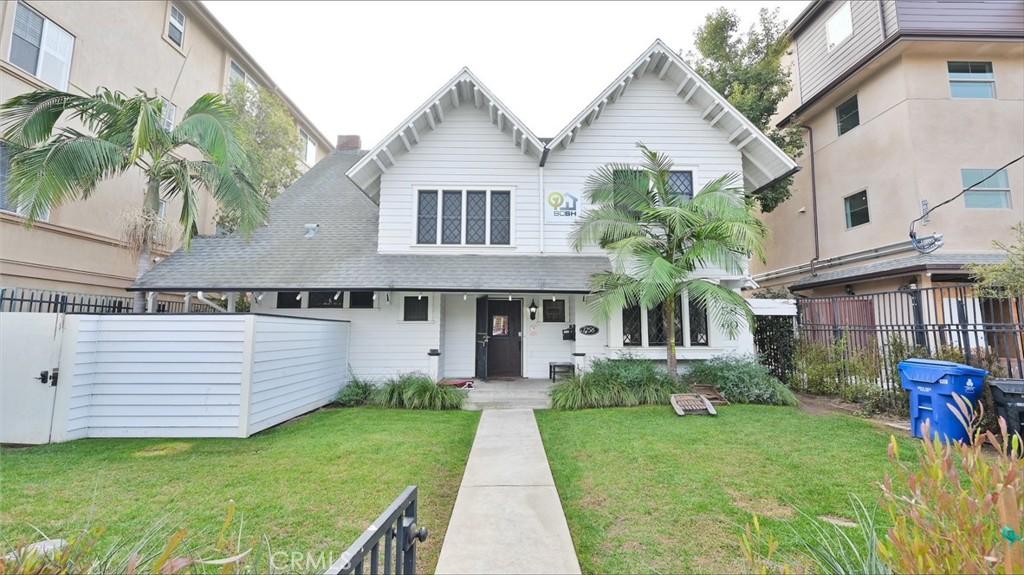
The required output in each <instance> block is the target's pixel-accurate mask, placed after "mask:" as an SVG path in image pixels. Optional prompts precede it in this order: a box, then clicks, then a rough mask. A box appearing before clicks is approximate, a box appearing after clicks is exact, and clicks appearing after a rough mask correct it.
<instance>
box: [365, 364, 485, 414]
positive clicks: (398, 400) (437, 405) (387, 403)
mask: <svg viewBox="0 0 1024 575" xmlns="http://www.w3.org/2000/svg"><path fill="white" fill-rule="evenodd" d="M465 399H466V392H465V391H462V390H461V389H455V388H453V387H448V386H445V385H438V384H437V383H435V382H434V380H433V379H431V378H430V377H428V376H426V375H423V374H420V373H405V374H402V375H400V376H398V377H397V378H394V379H389V380H388V381H386V382H384V384H383V385H382V386H380V387H379V388H378V389H377V391H376V393H375V396H374V403H376V404H377V405H379V406H381V407H389V408H393V409H460V408H462V402H463V401H464V400H465Z"/></svg>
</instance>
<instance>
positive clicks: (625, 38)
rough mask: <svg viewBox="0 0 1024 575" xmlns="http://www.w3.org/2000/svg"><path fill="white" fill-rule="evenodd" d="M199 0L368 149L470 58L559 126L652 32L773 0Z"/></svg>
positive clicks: (671, 31)
mask: <svg viewBox="0 0 1024 575" xmlns="http://www.w3.org/2000/svg"><path fill="white" fill-rule="evenodd" d="M204 4H205V5H206V6H207V7H208V8H209V9H210V11H211V12H213V14H214V15H215V16H216V17H217V19H218V20H220V21H221V23H222V24H224V26H225V27H227V29H228V30H229V31H230V32H231V34H232V35H233V36H235V38H237V39H238V41H239V42H241V44H242V46H244V47H245V49H246V50H247V51H248V52H249V53H250V54H251V55H252V56H253V57H254V58H255V59H256V61H257V62H259V64H260V66H262V67H263V69H264V70H265V71H266V72H267V73H268V74H270V76H271V78H273V80H274V82H275V83H276V84H277V85H278V86H279V87H280V88H281V89H282V90H283V91H284V92H285V93H286V94H287V95H288V96H289V97H290V98H291V99H292V101H294V102H295V103H296V105H298V107H299V108H300V109H301V110H302V111H303V113H305V114H306V116H307V117H308V118H310V120H311V121H312V122H313V123H314V124H315V125H316V127H317V128H318V129H319V130H320V131H321V132H323V134H324V135H325V136H326V137H327V138H328V139H329V140H330V141H331V142H332V143H333V142H334V139H335V136H337V135H338V134H358V135H360V136H361V137H362V140H363V147H364V148H369V147H370V146H372V145H374V144H376V143H377V142H378V141H379V140H380V139H381V138H383V137H384V136H385V135H387V133H388V132H390V131H391V130H393V129H394V128H395V126H397V125H398V123H399V122H401V121H402V120H403V119H404V118H405V117H406V116H408V115H409V114H410V113H412V112H413V111H414V110H415V109H416V108H417V107H418V106H419V105H421V104H422V103H423V102H424V101H425V100H426V99H427V98H428V97H430V95H431V94H433V93H434V92H435V91H437V89H438V88H440V87H441V86H442V85H443V84H444V83H445V82H447V81H448V80H449V79H450V78H451V77H452V76H454V75H455V74H456V73H457V72H458V71H459V70H460V69H461V68H462V67H463V66H468V67H469V68H470V70H472V71H473V73H474V74H476V75H477V77H478V78H480V80H481V81H482V82H483V83H484V84H485V85H487V87H488V88H490V89H491V91H492V92H494V94H495V95H496V96H497V97H498V98H499V99H501V100H502V101H503V102H504V103H505V105H507V106H508V107H509V109H511V110H512V112H513V113H514V114H516V115H517V116H518V117H519V118H520V119H521V120H522V121H523V122H525V123H526V125H527V126H528V127H529V128H530V129H531V130H533V132H534V133H535V134H537V135H538V136H541V137H545V136H553V135H554V134H556V133H557V132H558V131H559V130H561V129H562V128H563V127H564V126H565V125H566V124H567V123H569V122H570V121H571V120H572V119H573V118H574V117H575V116H576V114H578V113H579V112H580V110H582V109H583V107H584V106H586V105H587V104H588V103H589V102H590V101H591V100H593V99H594V98H595V97H596V96H597V95H598V93H600V92H601V90H603V89H604V88H605V87H606V86H607V85H608V84H609V83H611V81H612V80H613V79H614V78H615V77H616V76H618V75H619V74H620V73H622V71H623V70H624V69H625V68H626V66H628V65H629V64H630V63H631V62H632V61H633V60H635V59H636V58H637V56H639V55H640V53H641V52H643V51H644V50H645V49H646V48H647V47H648V46H650V45H651V43H652V42H654V40H655V39H656V38H661V39H662V40H663V41H664V42H665V43H666V44H668V45H669V46H670V47H672V48H674V49H676V50H681V51H682V53H683V54H684V55H686V54H687V53H689V52H691V51H692V50H693V35H694V32H695V31H696V30H697V28H698V26H700V24H701V23H702V22H703V21H704V15H705V14H707V13H709V12H712V11H713V10H715V9H716V8H717V7H719V6H726V7H727V8H730V9H732V10H735V11H736V12H737V13H738V14H739V15H740V18H741V20H742V21H743V23H744V24H743V28H744V29H746V28H747V27H748V26H749V25H750V24H751V23H753V22H754V21H755V19H756V17H757V13H758V11H759V10H760V9H761V8H763V7H768V8H774V7H778V8H779V9H780V10H781V14H782V17H783V18H784V19H785V20H787V21H791V20H792V19H793V18H794V17H796V15H797V14H799V12H800V11H801V10H802V9H803V8H804V6H806V5H807V0H788V1H777V2H765V1H755V0H750V1H742V2H703V1H686V2H684V1H676V2H379V3H377V2H233V1H211V0H206V1H205V2H204Z"/></svg>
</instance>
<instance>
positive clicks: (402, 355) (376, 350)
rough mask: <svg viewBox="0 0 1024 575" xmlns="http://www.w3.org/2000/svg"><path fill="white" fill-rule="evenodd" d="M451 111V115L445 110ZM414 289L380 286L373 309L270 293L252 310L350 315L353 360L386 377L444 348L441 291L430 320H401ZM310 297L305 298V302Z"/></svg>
mask: <svg viewBox="0 0 1024 575" xmlns="http://www.w3.org/2000/svg"><path fill="white" fill-rule="evenodd" d="M446 117H447V116H446ZM407 295H408V296H418V295H420V294H419V293H413V292H409V293H406V292H392V293H391V294H390V301H388V299H389V298H388V295H387V294H385V293H383V292H379V293H378V294H377V301H376V302H375V304H374V305H375V307H374V309H345V308H341V309H339V308H330V309H309V308H305V307H304V308H301V309H276V307H275V306H276V303H275V302H276V301H277V296H276V294H273V293H267V294H266V296H265V297H264V298H263V299H262V301H261V303H259V304H256V305H255V306H254V310H253V311H258V312H260V313H269V314H277V315H284V316H294V317H307V318H321V319H340V320H347V321H348V322H349V325H350V329H351V343H350V344H349V356H348V366H349V368H350V369H351V373H352V374H353V375H355V376H356V377H359V378H361V379H366V380H369V381H374V382H381V381H383V380H385V379H388V378H391V377H395V376H396V375H399V374H402V373H409V372H421V373H430V358H429V356H428V355H427V353H428V352H429V351H430V350H431V349H440V348H441V328H440V321H439V318H440V313H441V310H440V307H441V304H440V297H439V296H438V294H435V293H426V292H425V293H423V294H422V295H423V297H425V298H429V302H430V311H429V317H430V320H429V321H425V322H406V321H402V302H403V300H402V298H403V297H405V296H407ZM307 301H308V298H303V302H302V303H303V305H306V304H307Z"/></svg>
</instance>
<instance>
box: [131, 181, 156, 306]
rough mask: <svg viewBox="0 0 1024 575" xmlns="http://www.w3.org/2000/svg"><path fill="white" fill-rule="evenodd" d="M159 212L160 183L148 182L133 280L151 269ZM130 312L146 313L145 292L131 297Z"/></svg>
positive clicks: (136, 293) (143, 203)
mask: <svg viewBox="0 0 1024 575" xmlns="http://www.w3.org/2000/svg"><path fill="white" fill-rule="evenodd" d="M159 210H160V182H159V181H158V180H149V182H148V183H147V184H146V196H145V199H144V200H143V201H142V216H143V224H142V225H143V226H145V232H144V234H143V237H142V245H141V246H140V249H139V262H138V269H137V270H136V272H135V279H136V280H138V279H140V278H141V277H142V276H143V275H145V273H146V272H148V271H149V269H150V268H151V267H153V231H154V229H155V224H156V216H157V212H158V211H159ZM132 311H133V312H135V313H142V312H144V311H146V292H141V291H137V292H134V295H133V296H132Z"/></svg>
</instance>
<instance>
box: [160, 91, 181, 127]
mask: <svg viewBox="0 0 1024 575" xmlns="http://www.w3.org/2000/svg"><path fill="white" fill-rule="evenodd" d="M160 100H161V101H162V102H163V108H161V113H160V125H161V126H163V127H164V129H165V130H167V131H168V132H170V131H171V130H173V129H174V121H175V119H176V118H175V116H177V115H178V107H177V106H175V105H174V104H172V103H171V101H170V100H168V99H167V98H160Z"/></svg>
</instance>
